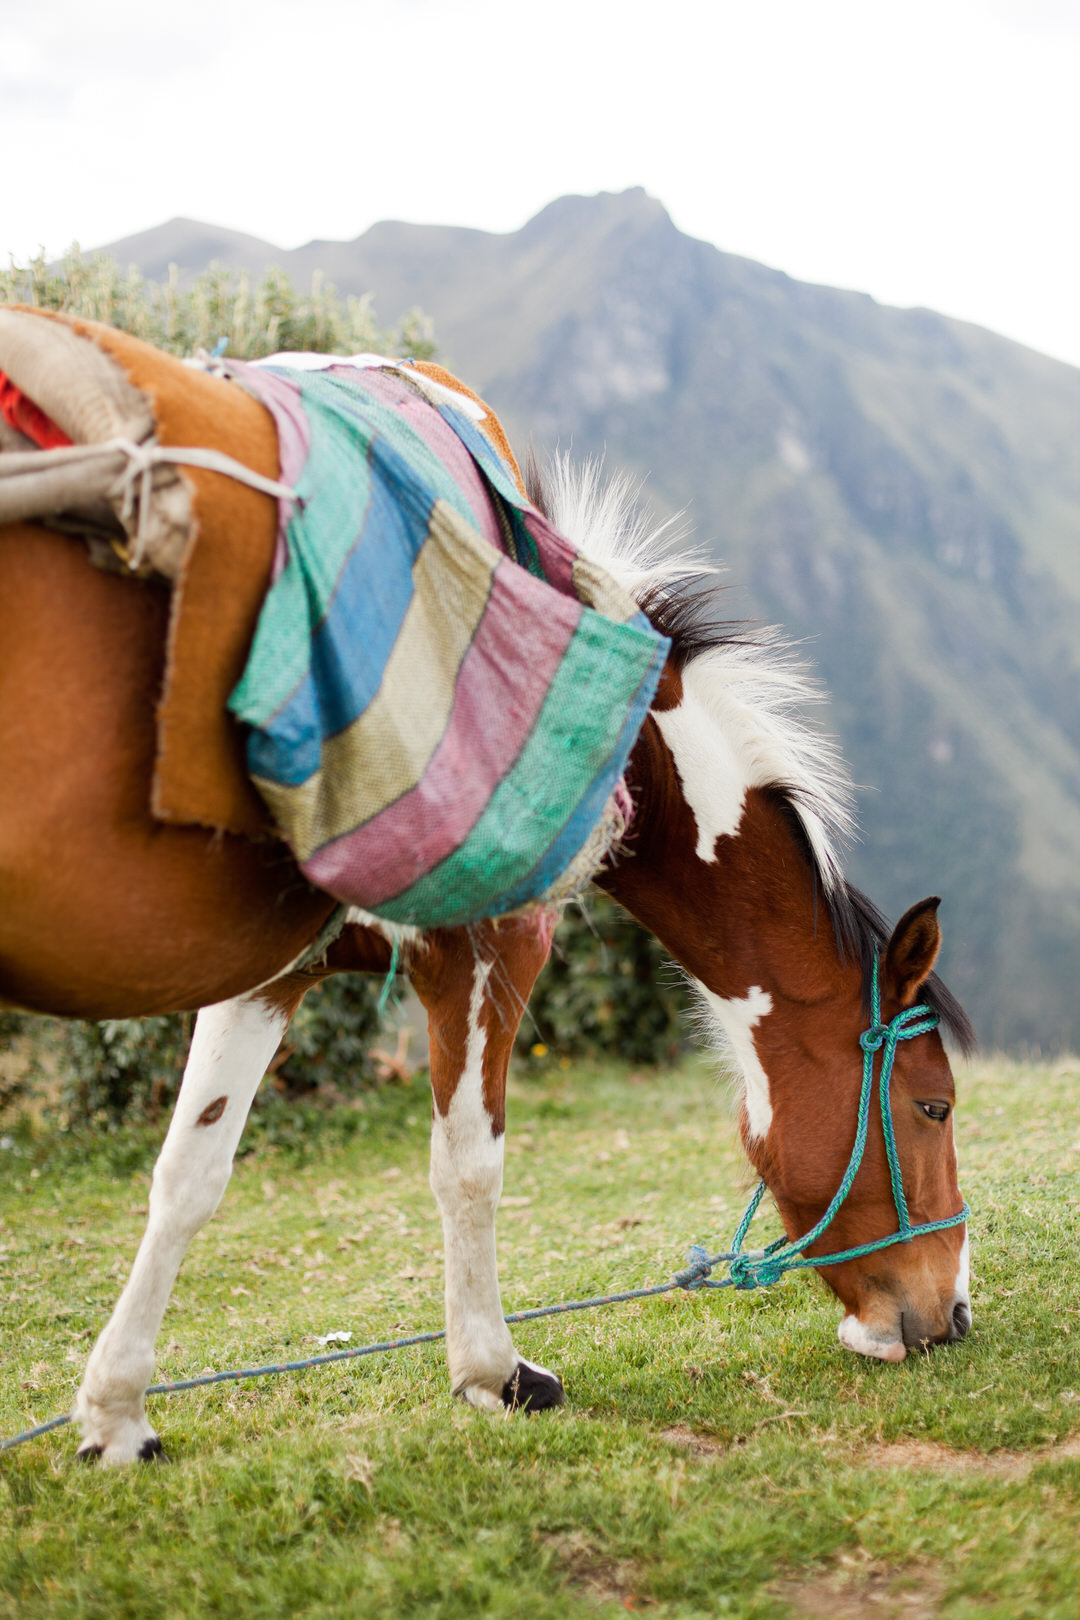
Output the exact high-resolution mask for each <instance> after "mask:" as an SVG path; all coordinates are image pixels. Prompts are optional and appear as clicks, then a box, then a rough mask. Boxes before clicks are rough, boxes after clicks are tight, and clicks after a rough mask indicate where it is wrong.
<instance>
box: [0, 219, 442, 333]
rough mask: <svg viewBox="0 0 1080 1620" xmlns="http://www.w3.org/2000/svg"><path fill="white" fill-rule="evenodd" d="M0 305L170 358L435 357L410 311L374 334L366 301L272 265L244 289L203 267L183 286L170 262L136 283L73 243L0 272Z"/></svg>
mask: <svg viewBox="0 0 1080 1620" xmlns="http://www.w3.org/2000/svg"><path fill="white" fill-rule="evenodd" d="M0 303H22V304H34V305H37V306H38V307H39V308H41V309H55V310H63V311H64V312H65V313H66V314H69V315H81V316H83V317H84V318H85V319H86V320H93V321H106V322H107V323H108V324H109V325H110V326H117V327H120V328H121V330H123V331H125V332H131V333H132V334H133V335H134V336H135V337H139V338H143V339H144V340H145V341H146V342H147V343H155V344H156V345H157V346H158V348H160V349H167V350H168V351H169V353H170V354H184V355H187V354H193V353H194V352H195V350H196V349H213V348H214V347H215V346H216V345H217V344H218V343H220V342H221V340H222V339H225V340H226V341H227V347H228V353H229V354H230V355H233V356H235V357H236V358H237V359H239V360H257V359H259V358H260V357H261V356H263V355H268V354H275V353H277V352H279V351H284V350H294V351H295V350H302V349H310V350H313V351H316V352H319V351H321V352H324V353H329V354H359V353H362V352H364V351H365V350H367V351H371V352H375V353H390V354H401V355H410V356H412V358H413V359H415V360H428V359H430V358H431V356H432V355H433V354H434V353H435V342H434V337H433V334H432V326H431V322H430V320H429V319H428V317H427V316H425V315H424V314H423V313H422V312H421V311H420V310H417V309H413V310H409V311H408V312H407V313H406V314H405V315H403V316H402V317H401V319H400V321H399V322H398V324H397V326H395V327H389V328H381V327H380V326H379V325H378V322H377V321H376V318H375V311H374V309H373V308H372V303H371V298H370V296H365V297H363V298H356V297H354V296H351V295H350V296H349V297H347V298H342V297H341V295H340V294H339V293H338V292H337V290H336V288H334V287H332V286H331V285H330V284H329V283H327V282H324V281H323V279H322V277H321V276H320V275H319V274H316V275H314V276H313V277H312V281H311V289H310V291H309V292H307V293H301V292H298V291H297V289H296V288H295V287H294V286H293V283H292V281H291V279H290V277H289V276H288V275H286V273H285V272H284V271H283V270H279V269H277V268H276V267H272V268H271V269H269V270H267V271H266V272H265V273H264V274H263V276H262V277H261V278H260V280H259V281H257V282H252V279H251V277H250V276H249V275H248V274H247V273H246V272H244V271H241V272H239V273H237V272H235V271H232V270H228V269H226V268H225V266H223V265H220V264H212V265H211V266H210V268H209V269H208V270H204V271H203V273H202V274H201V275H199V276H196V277H195V279H194V280H193V282H192V283H191V285H190V287H188V288H186V289H185V288H184V287H182V285H181V280H180V274H179V272H178V271H177V269H176V267H175V265H174V266H173V267H172V268H171V270H170V272H169V276H168V278H167V280H166V281H164V282H162V283H159V282H154V281H146V280H144V278H143V277H142V276H141V275H140V274H139V272H138V271H137V270H134V269H132V270H128V271H122V270H121V269H120V266H119V265H118V264H117V263H116V262H115V260H113V259H108V258H105V257H103V256H102V255H100V254H97V255H94V256H93V257H83V255H82V254H80V252H79V249H78V247H77V246H73V247H72V248H70V249H69V251H68V253H67V255H66V256H65V258H64V259H63V261H62V262H61V264H59V265H58V266H51V265H49V264H47V263H46V261H45V257H44V255H41V256H39V257H38V258H37V259H34V260H33V261H32V262H31V263H30V264H28V265H24V266H19V265H15V264H12V265H11V267H10V268H9V269H7V270H0Z"/></svg>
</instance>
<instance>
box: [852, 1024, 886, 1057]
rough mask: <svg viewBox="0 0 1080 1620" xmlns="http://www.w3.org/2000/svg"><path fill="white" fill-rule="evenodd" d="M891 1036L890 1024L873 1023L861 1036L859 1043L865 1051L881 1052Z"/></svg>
mask: <svg viewBox="0 0 1080 1620" xmlns="http://www.w3.org/2000/svg"><path fill="white" fill-rule="evenodd" d="M888 1038H889V1026H888V1024H871V1025H870V1028H869V1029H864V1030H863V1032H862V1034H861V1035H860V1036H859V1045H860V1046H861V1047H862V1049H863V1051H864V1052H880V1051H881V1048H882V1047H883V1046H884V1045H885V1042H886V1041H887V1040H888Z"/></svg>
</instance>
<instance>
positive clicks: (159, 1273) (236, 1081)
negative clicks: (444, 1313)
mask: <svg viewBox="0 0 1080 1620" xmlns="http://www.w3.org/2000/svg"><path fill="white" fill-rule="evenodd" d="M301 995H302V990H301V991H300V992H298V993H297V992H296V991H294V990H292V987H291V985H290V987H289V989H288V991H284V990H281V989H279V987H278V986H268V987H267V989H266V990H264V991H260V992H259V994H257V995H252V996H239V997H236V998H234V999H233V1000H231V1001H222V1002H219V1003H217V1004H216V1005H215V1006H211V1007H204V1008H203V1009H202V1011H201V1012H200V1013H199V1016H198V1018H197V1019H196V1022H195V1034H194V1036H193V1038H192V1042H191V1050H190V1052H189V1053H188V1059H187V1064H186V1066H185V1068H184V1079H183V1084H182V1086H181V1088H180V1095H179V1097H178V1099H177V1103H176V1109H175V1111H174V1113H173V1117H172V1122H171V1124H170V1126H169V1132H168V1135H167V1136H166V1138H165V1144H164V1146H163V1147H162V1150H161V1153H160V1155H159V1157H158V1161H157V1163H156V1165H155V1166H154V1177H153V1182H152V1185H151V1188H150V1212H149V1219H148V1221H147V1225H146V1231H145V1232H144V1234H143V1239H142V1242H141V1243H140V1245H139V1252H138V1254H137V1255H136V1257H135V1264H134V1265H133V1266H132V1268H131V1275H130V1277H129V1278H128V1281H127V1284H126V1286H125V1288H124V1291H123V1293H122V1294H121V1296H120V1298H119V1300H118V1301H117V1305H116V1309H115V1310H114V1311H113V1314H112V1316H111V1317H110V1319H109V1321H108V1323H107V1325H106V1327H105V1329H104V1331H103V1332H102V1334H101V1336H100V1338H99V1339H98V1341H97V1344H96V1345H95V1346H94V1349H93V1351H92V1353H91V1356H90V1360H89V1361H88V1363H87V1366H86V1372H85V1374H84V1375H83V1380H82V1385H81V1387H80V1389H79V1394H78V1398H77V1400H76V1403H75V1415H76V1417H77V1418H78V1420H79V1422H80V1423H81V1425H82V1431H83V1442H82V1445H81V1446H80V1448H79V1456H80V1457H86V1458H93V1457H100V1458H101V1459H102V1461H103V1462H105V1463H127V1462H132V1461H134V1460H135V1459H136V1458H142V1459H144V1460H149V1459H151V1458H153V1457H156V1456H160V1455H162V1447H161V1441H160V1440H159V1439H158V1437H157V1435H156V1434H155V1433H154V1430H153V1429H152V1428H151V1427H150V1424H149V1423H148V1421H147V1418H146V1411H145V1406H144V1400H145V1392H146V1386H147V1384H149V1382H150V1380H151V1378H152V1376H153V1371H154V1340H155V1339H156V1338H157V1334H158V1330H159V1328H160V1327H161V1319H162V1317H163V1316H164V1314H165V1307H166V1305H167V1304H168V1302H169V1295H170V1293H171V1292H172V1286H173V1283H174V1281H175V1279H176V1274H177V1272H178V1271H179V1269H180V1263H181V1261H182V1260H183V1258H184V1255H185V1254H186V1252H187V1249H188V1245H189V1244H190V1243H191V1240H192V1238H193V1237H194V1236H195V1234H196V1232H197V1231H198V1230H199V1228H200V1227H201V1226H203V1225H204V1224H205V1223H206V1222H207V1221H208V1220H209V1219H210V1217H211V1215H213V1213H214V1211H215V1210H216V1209H217V1207H218V1204H219V1203H220V1202H221V1198H222V1195H223V1194H224V1192H225V1188H226V1186H227V1185H228V1181H229V1176H230V1175H231V1173H232V1163H233V1155H234V1153H235V1152H236V1145H237V1143H238V1142H239V1140H240V1133H241V1131H242V1130H243V1128H244V1122H245V1120H246V1119H247V1115H248V1109H249V1108H250V1107H251V1102H252V1099H253V1097H254V1096H255V1093H256V1091H257V1090H258V1088H259V1082H260V1081H261V1080H262V1077H263V1075H264V1074H265V1073H266V1068H267V1065H268V1064H269V1062H270V1060H271V1058H272V1057H273V1055H274V1053H275V1051H276V1050H277V1046H278V1042H279V1041H280V1040H281V1037H282V1035H283V1033H284V1032H285V1030H286V1028H287V1027H288V1024H289V1019H290V1018H291V1017H292V1014H293V1012H294V1011H295V1009H296V1007H297V1005H298V1003H299V1001H300V999H301Z"/></svg>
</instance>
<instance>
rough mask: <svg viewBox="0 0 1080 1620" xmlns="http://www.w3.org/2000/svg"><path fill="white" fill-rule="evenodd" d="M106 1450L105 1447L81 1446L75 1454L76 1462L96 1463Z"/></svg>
mask: <svg viewBox="0 0 1080 1620" xmlns="http://www.w3.org/2000/svg"><path fill="white" fill-rule="evenodd" d="M104 1450H105V1447H104V1446H95V1445H89V1446H80V1447H79V1449H78V1451H77V1452H76V1453H75V1461H76V1462H81V1463H96V1462H97V1460H98V1458H99V1457H100V1456H101V1454H102V1452H103V1451H104Z"/></svg>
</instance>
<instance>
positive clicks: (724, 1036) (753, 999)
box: [694, 980, 773, 1141]
mask: <svg viewBox="0 0 1080 1620" xmlns="http://www.w3.org/2000/svg"><path fill="white" fill-rule="evenodd" d="M694 985H695V989H696V990H697V992H698V995H699V996H700V997H701V999H702V1001H703V1003H704V1005H705V1008H706V1010H707V1012H708V1014H709V1022H710V1024H711V1026H712V1030H713V1034H714V1036H718V1037H719V1039H718V1040H717V1043H716V1044H717V1045H718V1046H719V1047H720V1048H721V1049H722V1050H723V1051H724V1052H725V1053H730V1055H731V1057H732V1058H733V1060H734V1063H735V1066H736V1080H737V1082H738V1085H739V1087H740V1090H741V1093H742V1101H743V1104H744V1106H745V1108H746V1123H747V1126H748V1128H749V1135H750V1139H751V1141H759V1140H760V1139H761V1138H762V1137H764V1136H767V1135H768V1131H769V1126H770V1125H771V1124H772V1114H773V1111H772V1098H771V1096H770V1094H769V1077H768V1075H767V1074H766V1073H765V1070H764V1068H763V1067H762V1063H761V1059H760V1058H759V1057H758V1053H757V1047H756V1046H755V1044H754V1030H755V1028H756V1026H757V1025H758V1024H760V1022H761V1020H762V1019H763V1018H765V1017H767V1016H768V1014H769V1013H770V1012H772V1004H773V1003H772V996H770V994H769V992H768V991H767V990H762V988H761V986H760V985H757V984H755V985H752V986H751V988H750V990H749V991H748V992H747V994H746V995H745V996H731V997H725V996H718V995H717V994H716V992H715V990H710V989H709V988H708V986H707V985H704V984H700V983H698V982H697V981H696V980H695V981H694Z"/></svg>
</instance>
